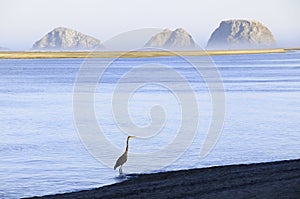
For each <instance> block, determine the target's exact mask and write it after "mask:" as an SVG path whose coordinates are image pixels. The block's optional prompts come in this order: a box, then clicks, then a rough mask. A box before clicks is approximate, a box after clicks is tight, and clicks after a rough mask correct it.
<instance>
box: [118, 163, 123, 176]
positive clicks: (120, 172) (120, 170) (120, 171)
mask: <svg viewBox="0 0 300 199" xmlns="http://www.w3.org/2000/svg"><path fill="white" fill-rule="evenodd" d="M122 166H123V165H121V166H120V168H119V174H123V171H122Z"/></svg>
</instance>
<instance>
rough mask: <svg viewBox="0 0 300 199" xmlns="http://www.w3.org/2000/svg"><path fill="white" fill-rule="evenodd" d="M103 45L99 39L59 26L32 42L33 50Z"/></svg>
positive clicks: (86, 48) (90, 47)
mask: <svg viewBox="0 0 300 199" xmlns="http://www.w3.org/2000/svg"><path fill="white" fill-rule="evenodd" d="M99 47H100V48H101V47H103V46H102V45H101V42H100V40H98V39H96V38H94V37H91V36H88V35H85V34H82V33H80V32H78V31H75V30H72V29H69V28H64V27H59V28H55V29H54V30H52V31H50V32H49V33H47V34H46V35H45V36H44V37H42V38H41V39H40V40H38V41H37V42H35V43H34V45H33V46H32V49H33V50H92V49H95V48H99Z"/></svg>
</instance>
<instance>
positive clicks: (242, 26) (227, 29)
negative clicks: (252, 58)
mask: <svg viewBox="0 0 300 199" xmlns="http://www.w3.org/2000/svg"><path fill="white" fill-rule="evenodd" d="M275 45H276V41H275V39H274V36H273V34H272V32H271V31H270V30H269V29H268V28H267V27H266V26H264V25H262V24H261V23H260V22H258V21H250V20H226V21H222V22H221V23H220V25H219V27H218V28H217V29H216V30H215V31H214V32H213V33H212V35H211V36H210V38H209V40H208V42H207V46H206V48H207V49H213V50H219V49H220V50H230V49H255V48H257V49H259V48H272V47H275Z"/></svg>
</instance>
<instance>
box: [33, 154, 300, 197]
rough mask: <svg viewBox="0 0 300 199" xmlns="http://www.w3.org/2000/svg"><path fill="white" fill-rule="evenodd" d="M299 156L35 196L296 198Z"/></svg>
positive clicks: (299, 183)
mask: <svg viewBox="0 0 300 199" xmlns="http://www.w3.org/2000/svg"><path fill="white" fill-rule="evenodd" d="M299 196H300V159H297V160H286V161H278V162H269V163H258V164H249V165H246V164H244V165H243V164H242V165H229V166H217V167H210V168H201V169H190V170H180V171H173V172H162V173H154V174H141V175H134V174H131V175H129V179H128V180H126V181H123V182H121V183H117V184H113V185H108V186H104V187H100V188H96V189H92V190H85V191H79V192H73V193H66V194H57V195H51V196H44V197H35V198H49V199H50V198H65V199H66V198H299Z"/></svg>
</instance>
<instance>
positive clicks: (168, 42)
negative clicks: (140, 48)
mask: <svg viewBox="0 0 300 199" xmlns="http://www.w3.org/2000/svg"><path fill="white" fill-rule="evenodd" d="M144 47H153V48H166V49H185V50H186V49H195V48H196V47H197V44H196V43H195V41H194V40H193V38H192V36H191V35H190V34H189V33H188V32H187V31H186V30H184V29H183V28H178V29H176V30H174V31H171V30H169V29H165V30H164V31H162V32H160V33H158V34H156V35H154V36H153V37H152V38H151V39H150V40H149V41H148V42H147V43H146V44H145V46H144Z"/></svg>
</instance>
